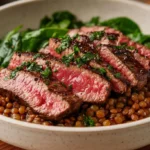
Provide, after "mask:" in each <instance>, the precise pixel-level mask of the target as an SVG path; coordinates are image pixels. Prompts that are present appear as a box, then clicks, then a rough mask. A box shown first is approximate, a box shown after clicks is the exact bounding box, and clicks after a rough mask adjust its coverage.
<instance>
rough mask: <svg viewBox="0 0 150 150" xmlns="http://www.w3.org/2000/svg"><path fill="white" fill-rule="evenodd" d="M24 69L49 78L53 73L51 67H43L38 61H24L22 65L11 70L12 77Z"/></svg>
mask: <svg viewBox="0 0 150 150" xmlns="http://www.w3.org/2000/svg"><path fill="white" fill-rule="evenodd" d="M24 69H25V70H27V71H31V72H37V73H40V75H41V77H42V78H43V79H48V78H49V77H50V76H51V75H52V71H51V69H50V67H47V68H46V69H43V67H42V66H41V65H38V64H37V63H36V62H24V63H22V64H21V65H20V66H18V67H17V68H16V69H15V70H14V71H12V72H11V74H10V79H13V78H15V77H16V74H17V72H18V71H21V70H24Z"/></svg>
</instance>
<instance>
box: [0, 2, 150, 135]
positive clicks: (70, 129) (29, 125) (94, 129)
mask: <svg viewBox="0 0 150 150" xmlns="http://www.w3.org/2000/svg"><path fill="white" fill-rule="evenodd" d="M38 1H43V0H20V1H15V2H12V3H8V4H6V5H3V6H1V7H0V12H1V11H3V10H6V9H9V8H12V7H16V6H19V5H24V4H28V3H32V2H38ZM102 1H105V0H102ZM107 1H114V2H120V3H127V4H130V5H134V6H138V7H140V8H143V9H147V10H148V11H150V6H148V5H147V4H144V3H141V2H137V1H131V0H126V1H124V0H107ZM0 121H3V122H6V123H9V124H13V125H16V126H20V127H23V128H29V129H32V130H37V129H38V130H43V131H59V132H83V133H86V132H104V131H106V132H107V131H112V130H120V129H124V128H132V127H135V126H140V125H144V124H148V123H149V124H150V117H148V118H145V119H142V120H138V121H135V122H130V123H125V124H118V125H113V126H106V127H104V126H102V127H78V128H77V127H59V126H43V125H37V124H32V123H27V122H23V121H18V120H14V119H12V118H8V117H5V116H2V115H0Z"/></svg>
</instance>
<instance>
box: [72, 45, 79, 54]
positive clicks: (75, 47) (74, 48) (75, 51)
mask: <svg viewBox="0 0 150 150" xmlns="http://www.w3.org/2000/svg"><path fill="white" fill-rule="evenodd" d="M73 50H74V53H75V54H76V55H77V54H78V53H79V52H80V48H79V47H78V46H77V45H74V46H73Z"/></svg>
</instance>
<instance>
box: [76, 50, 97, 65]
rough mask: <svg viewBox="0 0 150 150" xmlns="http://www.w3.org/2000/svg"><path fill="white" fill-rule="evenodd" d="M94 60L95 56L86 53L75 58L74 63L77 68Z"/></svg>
mask: <svg viewBox="0 0 150 150" xmlns="http://www.w3.org/2000/svg"><path fill="white" fill-rule="evenodd" d="M95 58H96V55H95V54H93V53H90V52H87V53H85V54H84V55H83V56H82V57H80V58H77V59H76V60H75V61H76V64H77V65H78V67H81V66H82V65H84V64H87V63H88V62H89V61H91V60H94V59H95Z"/></svg>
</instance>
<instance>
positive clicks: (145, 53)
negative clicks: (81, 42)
mask: <svg viewBox="0 0 150 150" xmlns="http://www.w3.org/2000/svg"><path fill="white" fill-rule="evenodd" d="M96 31H104V32H105V36H104V37H102V39H101V40H100V41H99V44H107V45H108V44H111V45H116V46H119V45H122V44H126V45H127V46H129V47H133V48H135V49H132V51H131V50H130V48H129V49H127V50H128V51H131V52H132V55H133V56H134V58H135V59H136V61H138V62H139V63H140V64H141V65H142V66H143V67H144V68H145V69H146V70H149V69H150V50H149V49H148V48H146V47H145V46H143V45H140V44H138V43H136V42H133V41H132V40H130V39H129V38H128V37H126V36H124V35H123V34H122V33H121V32H120V31H117V30H115V29H112V28H109V27H98V26H95V27H82V28H81V29H80V30H79V33H78V34H80V35H84V34H88V35H89V34H90V33H91V32H96ZM70 33H71V36H73V32H72V31H70V32H69V34H70ZM76 34H77V33H76ZM109 35H111V36H114V37H116V40H110V39H109V38H108V36H109Z"/></svg>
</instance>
